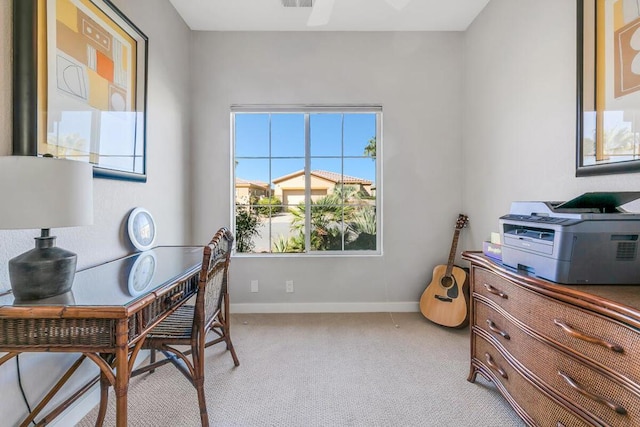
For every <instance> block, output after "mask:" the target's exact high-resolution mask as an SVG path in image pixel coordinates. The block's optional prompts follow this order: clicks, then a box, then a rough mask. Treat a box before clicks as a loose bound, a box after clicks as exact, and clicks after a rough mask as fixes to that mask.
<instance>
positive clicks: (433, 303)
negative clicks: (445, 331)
mask: <svg viewBox="0 0 640 427" xmlns="http://www.w3.org/2000/svg"><path fill="white" fill-rule="evenodd" d="M467 222H469V217H468V216H466V215H464V214H460V215H458V219H457V221H456V229H455V231H454V232H453V241H452V242H451V250H450V251H449V260H448V261H447V264H446V265H437V266H436V268H434V269H433V276H432V279H431V283H429V286H427V289H425V290H424V292H423V293H422V296H421V297H420V311H421V312H422V314H423V315H424V317H426V318H427V319H429V320H431V321H432V322H434V323H437V324H439V325H442V326H448V327H450V328H462V327H464V326H467V324H468V323H469V283H468V277H467V272H466V271H464V270H463V269H461V268H460V267H456V266H455V265H453V261H454V260H455V257H456V248H457V247H458V237H459V236H460V230H461V229H462V228H464V227H466V226H467Z"/></svg>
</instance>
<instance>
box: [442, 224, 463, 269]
mask: <svg viewBox="0 0 640 427" xmlns="http://www.w3.org/2000/svg"><path fill="white" fill-rule="evenodd" d="M458 237H460V229H459V228H456V231H454V233H453V241H452V242H451V250H450V251H449V259H448V260H447V270H446V271H445V276H451V272H452V271H453V261H455V259H456V248H457V247H458Z"/></svg>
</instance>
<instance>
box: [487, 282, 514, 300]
mask: <svg viewBox="0 0 640 427" xmlns="http://www.w3.org/2000/svg"><path fill="white" fill-rule="evenodd" d="M484 287H485V288H487V291H489V292H491V293H492V294H494V295H498V296H499V297H500V298H504V299H508V298H509V295H507V294H505V293H504V292H502V291H501V290H499V289H496V288H494V287H493V286H491V285H489V284H487V283H485V284H484Z"/></svg>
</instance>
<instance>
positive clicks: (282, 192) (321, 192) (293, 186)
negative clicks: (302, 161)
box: [273, 170, 373, 205]
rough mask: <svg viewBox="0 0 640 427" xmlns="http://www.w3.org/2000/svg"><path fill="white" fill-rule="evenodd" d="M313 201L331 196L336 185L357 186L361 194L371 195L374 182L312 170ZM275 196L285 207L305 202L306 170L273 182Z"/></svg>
mask: <svg viewBox="0 0 640 427" xmlns="http://www.w3.org/2000/svg"><path fill="white" fill-rule="evenodd" d="M309 174H310V176H311V199H312V200H318V199H320V198H322V197H324V196H326V195H328V194H331V192H332V191H333V189H334V188H335V186H336V184H340V183H342V184H345V185H355V186H358V187H359V188H358V189H359V190H360V191H361V192H364V193H366V194H369V195H371V194H372V186H373V182H372V181H369V180H367V179H363V178H357V177H354V176H349V175H341V174H339V173H336V172H330V171H324V170H312V171H311V172H310V173H309ZM273 184H274V186H275V188H274V195H275V196H276V197H277V198H279V199H280V200H282V203H283V204H284V205H297V204H298V203H300V202H304V190H305V186H304V170H299V171H296V172H293V173H290V174H288V175H284V176H281V177H279V178H276V179H274V180H273Z"/></svg>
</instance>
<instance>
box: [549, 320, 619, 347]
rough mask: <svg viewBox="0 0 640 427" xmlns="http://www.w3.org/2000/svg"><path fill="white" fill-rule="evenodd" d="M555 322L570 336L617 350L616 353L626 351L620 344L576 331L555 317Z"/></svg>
mask: <svg viewBox="0 0 640 427" xmlns="http://www.w3.org/2000/svg"><path fill="white" fill-rule="evenodd" d="M553 323H555V324H556V325H558V326H560V327H561V328H562V330H563V331H565V332H566V333H567V335H569V336H572V337H574V338H577V339H579V340H582V341H587V342H590V343H593V344H598V345H601V346H603V347H606V348H608V349H609V350H612V351H615V352H616V353H624V349H623V348H622V346H619V345H618V344H611V343H609V342H607V341H604V340H601V339H600V338H596V337H592V336H589V335H585V334H583V333H581V332H578V331H576V330H575V329H573V328H571V327H570V326H569V325H567V324H566V323H564V322H561V321H560V320H558V319H553Z"/></svg>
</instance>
